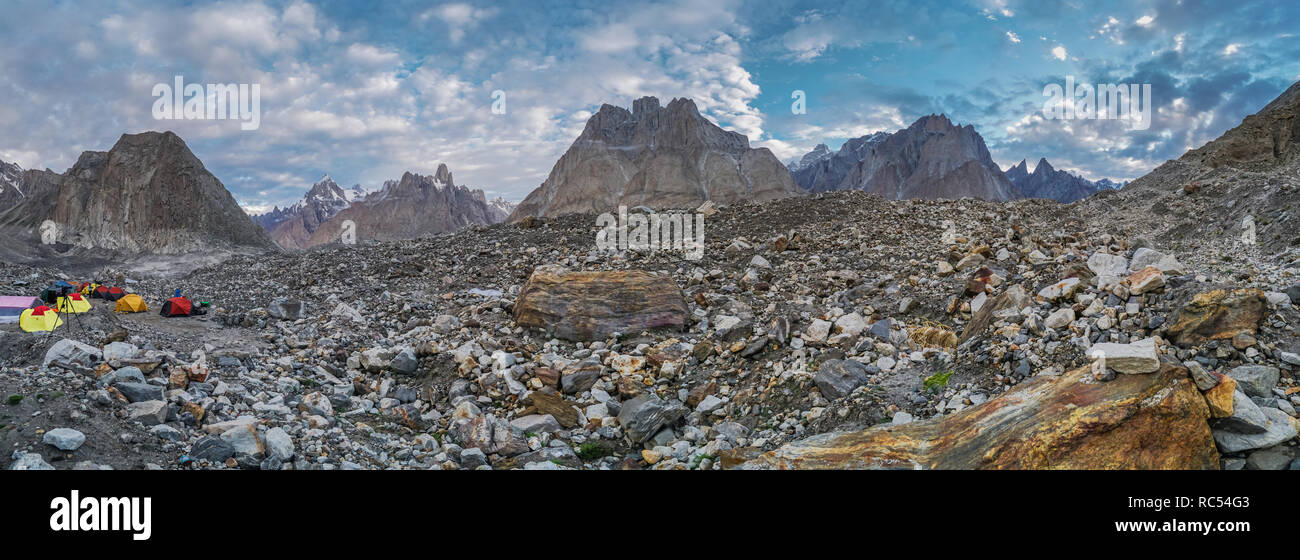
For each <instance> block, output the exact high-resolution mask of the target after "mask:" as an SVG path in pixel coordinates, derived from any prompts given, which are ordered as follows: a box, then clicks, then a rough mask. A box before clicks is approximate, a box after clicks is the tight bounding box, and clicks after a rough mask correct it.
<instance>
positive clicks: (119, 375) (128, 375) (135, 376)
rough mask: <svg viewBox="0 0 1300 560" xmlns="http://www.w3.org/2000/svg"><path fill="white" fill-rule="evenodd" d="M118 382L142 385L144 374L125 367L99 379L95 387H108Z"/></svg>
mask: <svg viewBox="0 0 1300 560" xmlns="http://www.w3.org/2000/svg"><path fill="white" fill-rule="evenodd" d="M119 381H133V382H135V383H144V372H142V371H140V368H138V367H135V366H126V367H123V368H118V369H116V370H113V371H111V372H109V373H108V374H107V375H105V376H103V377H101V378H99V381H98V382H97V383H96V385H98V386H100V387H108V386H110V385H112V384H114V383H117V382H119Z"/></svg>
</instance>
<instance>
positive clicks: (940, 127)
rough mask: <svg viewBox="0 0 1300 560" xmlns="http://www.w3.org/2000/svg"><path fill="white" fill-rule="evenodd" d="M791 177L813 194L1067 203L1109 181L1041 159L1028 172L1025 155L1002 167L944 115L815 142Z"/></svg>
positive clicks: (970, 130) (975, 137)
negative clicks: (836, 144) (834, 144)
mask: <svg viewBox="0 0 1300 560" xmlns="http://www.w3.org/2000/svg"><path fill="white" fill-rule="evenodd" d="M789 170H790V174H791V176H793V177H794V180H795V182H796V183H798V185H799V187H800V188H802V189H803V190H806V191H808V192H812V193H818V192H826V191H834V190H848V189H853V190H863V191H867V192H870V193H873V194H878V195H880V196H883V197H885V198H894V199H903V198H962V197H971V198H981V199H984V200H993V201H1007V200H1014V199H1019V198H1051V199H1054V200H1058V201H1060V202H1073V201H1075V200H1078V199H1080V198H1084V197H1086V196H1089V195H1091V194H1093V193H1096V192H1098V191H1100V190H1104V189H1107V188H1118V187H1119V186H1117V185H1116V184H1115V183H1113V182H1111V181H1109V180H1106V179H1102V180H1101V181H1097V182H1095V183H1094V182H1091V181H1088V180H1086V179H1083V178H1081V177H1078V176H1076V175H1073V174H1070V173H1068V172H1065V171H1058V170H1055V169H1053V168H1052V166H1051V164H1049V163H1047V160H1046V159H1042V160H1040V161H1039V165H1038V166H1037V167H1036V168H1035V170H1034V173H1029V172H1028V169H1027V165H1026V163H1025V162H1023V161H1022V162H1021V163H1020V164H1019V165H1017V166H1013V167H1012V168H1010V169H1008V170H1007V171H1005V172H1003V171H1002V170H1001V169H1000V168H999V167H998V166H997V164H996V163H994V162H993V159H992V157H991V156H990V155H989V150H988V147H987V146H986V145H985V144H984V138H983V137H981V136H980V135H979V133H978V132H976V131H975V128H974V127H973V126H971V125H966V126H957V125H954V124H953V123H952V122H951V121H949V120H948V118H947V117H946V116H944V115H928V116H925V117H921V118H920V119H918V120H917V121H916V122H914V123H912V125H911V126H909V127H907V128H905V129H903V130H900V131H898V132H894V133H888V132H876V133H873V134H869V135H866V136H861V137H858V138H851V139H849V140H848V141H846V142H844V144H843V145H842V146H841V147H840V149H839V150H838V151H835V152H832V151H831V150H830V148H829V147H827V146H826V145H825V144H818V145H817V147H816V148H814V149H813V150H812V151H811V152H808V153H807V154H805V155H804V156H803V157H802V158H799V159H798V160H797V161H792V162H790V164H789Z"/></svg>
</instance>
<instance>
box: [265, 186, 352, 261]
mask: <svg viewBox="0 0 1300 560" xmlns="http://www.w3.org/2000/svg"><path fill="white" fill-rule="evenodd" d="M350 196H351V195H350V194H349V192H348V191H345V190H343V187H340V186H339V185H338V183H335V182H334V179H331V178H330V176H329V175H326V176H324V177H322V178H321V180H320V181H317V182H316V184H314V185H312V186H311V189H310V190H308V191H307V194H306V195H303V197H302V200H300V201H298V202H297V203H295V204H293V205H292V206H289V207H288V208H278V207H277V208H276V209H275V210H272V211H271V212H268V213H266V214H262V215H260V216H254V217H253V219H254V220H255V221H257V222H258V223H259V224H261V225H262V227H263V228H266V231H267V232H268V233H269V234H270V235H271V239H272V240H274V241H275V242H276V244H278V245H279V246H281V247H284V248H286V249H302V248H304V247H305V246H306V243H307V241H308V240H309V239H311V234H312V233H314V232H315V231H316V229H317V228H319V227H320V225H321V224H323V223H325V222H326V221H327V220H329V219H330V218H333V217H334V216H335V215H337V214H338V213H339V212H342V211H343V210H344V209H346V208H347V207H348V206H350V205H351V204H352V201H351V199H350V198H349V197H350Z"/></svg>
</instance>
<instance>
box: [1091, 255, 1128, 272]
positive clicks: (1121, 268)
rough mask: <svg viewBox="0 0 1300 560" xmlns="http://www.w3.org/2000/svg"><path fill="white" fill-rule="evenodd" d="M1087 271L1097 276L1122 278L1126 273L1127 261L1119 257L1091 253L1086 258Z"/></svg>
mask: <svg viewBox="0 0 1300 560" xmlns="http://www.w3.org/2000/svg"><path fill="white" fill-rule="evenodd" d="M1088 270H1091V271H1092V272H1093V274H1096V275H1097V276H1124V275H1125V274H1126V273H1128V259H1126V258H1124V257H1123V256H1121V255H1110V254H1107V253H1093V254H1092V256H1091V257H1088Z"/></svg>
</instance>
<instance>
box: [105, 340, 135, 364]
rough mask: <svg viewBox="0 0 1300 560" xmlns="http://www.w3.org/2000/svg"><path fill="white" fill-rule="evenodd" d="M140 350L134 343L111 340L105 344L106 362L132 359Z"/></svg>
mask: <svg viewBox="0 0 1300 560" xmlns="http://www.w3.org/2000/svg"><path fill="white" fill-rule="evenodd" d="M139 352H140V349H139V348H136V347H135V345H134V344H127V343H125V342H110V343H108V344H106V345H105V346H104V351H103V358H104V361H106V362H112V361H121V360H130V359H132V358H134V357H135V356H136V354H137V353H139Z"/></svg>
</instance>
